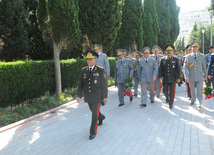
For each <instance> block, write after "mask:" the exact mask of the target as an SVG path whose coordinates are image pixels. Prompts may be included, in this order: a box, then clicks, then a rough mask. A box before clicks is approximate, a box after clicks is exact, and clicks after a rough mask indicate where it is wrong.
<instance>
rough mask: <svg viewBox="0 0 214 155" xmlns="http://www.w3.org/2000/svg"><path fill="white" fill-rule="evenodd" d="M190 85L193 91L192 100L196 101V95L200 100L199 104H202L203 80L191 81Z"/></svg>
mask: <svg viewBox="0 0 214 155" xmlns="http://www.w3.org/2000/svg"><path fill="white" fill-rule="evenodd" d="M189 86H190V92H191V95H192V97H191V102H192V103H194V102H195V101H196V95H197V99H198V101H199V104H200V105H201V104H202V92H203V91H202V90H203V80H200V81H190V82H189ZM195 88H196V93H197V94H196V95H195Z"/></svg>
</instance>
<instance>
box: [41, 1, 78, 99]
mask: <svg viewBox="0 0 214 155" xmlns="http://www.w3.org/2000/svg"><path fill="white" fill-rule="evenodd" d="M78 3H79V2H78V0H39V5H38V10H37V14H38V21H39V24H40V28H41V30H42V32H43V36H44V37H45V39H46V40H47V41H49V42H50V43H51V44H52V45H53V53H54V64H55V78H56V94H57V96H60V95H61V93H62V86H61V70H60V61H59V59H60V53H61V51H62V50H63V49H69V48H71V46H74V45H76V44H78V42H79V40H80V34H81V31H80V29H79V20H78V18H79V17H78V16H79V5H78Z"/></svg>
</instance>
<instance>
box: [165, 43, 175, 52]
mask: <svg viewBox="0 0 214 155" xmlns="http://www.w3.org/2000/svg"><path fill="white" fill-rule="evenodd" d="M165 49H166V51H174V50H175V47H174V45H172V44H166V45H165Z"/></svg>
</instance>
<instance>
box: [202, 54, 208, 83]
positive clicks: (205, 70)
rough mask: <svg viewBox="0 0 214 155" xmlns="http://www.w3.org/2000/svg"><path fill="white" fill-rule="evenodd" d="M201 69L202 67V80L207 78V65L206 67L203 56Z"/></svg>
mask: <svg viewBox="0 0 214 155" xmlns="http://www.w3.org/2000/svg"><path fill="white" fill-rule="evenodd" d="M202 67H203V68H202V69H203V72H204V80H207V67H206V62H205V57H204V59H203V61H202Z"/></svg>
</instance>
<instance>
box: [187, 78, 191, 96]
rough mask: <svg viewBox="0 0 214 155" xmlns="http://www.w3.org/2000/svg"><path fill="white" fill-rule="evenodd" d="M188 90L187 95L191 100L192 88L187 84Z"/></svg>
mask: <svg viewBox="0 0 214 155" xmlns="http://www.w3.org/2000/svg"><path fill="white" fill-rule="evenodd" d="M186 89H187V95H188V97H189V98H191V92H190V87H189V83H187V82H186Z"/></svg>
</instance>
